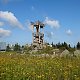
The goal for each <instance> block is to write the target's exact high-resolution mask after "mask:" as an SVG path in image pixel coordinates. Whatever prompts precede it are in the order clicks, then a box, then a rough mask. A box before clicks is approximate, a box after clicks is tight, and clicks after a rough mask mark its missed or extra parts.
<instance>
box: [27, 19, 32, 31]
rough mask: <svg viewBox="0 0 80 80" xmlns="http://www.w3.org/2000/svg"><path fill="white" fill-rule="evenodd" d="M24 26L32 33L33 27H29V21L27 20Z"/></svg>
mask: <svg viewBox="0 0 80 80" xmlns="http://www.w3.org/2000/svg"><path fill="white" fill-rule="evenodd" d="M26 26H27V27H28V29H29V30H30V31H33V26H32V25H31V22H30V20H27V21H26Z"/></svg>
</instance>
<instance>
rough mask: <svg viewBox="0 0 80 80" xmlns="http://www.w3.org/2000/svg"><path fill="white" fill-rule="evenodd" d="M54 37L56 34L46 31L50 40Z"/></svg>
mask: <svg viewBox="0 0 80 80" xmlns="http://www.w3.org/2000/svg"><path fill="white" fill-rule="evenodd" d="M53 35H54V33H53V32H47V31H46V36H47V37H48V38H50V39H51V38H52V37H53Z"/></svg>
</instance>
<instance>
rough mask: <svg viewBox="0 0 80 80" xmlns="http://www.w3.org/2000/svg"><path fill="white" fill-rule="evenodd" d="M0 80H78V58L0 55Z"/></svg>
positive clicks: (79, 66) (79, 70)
mask: <svg viewBox="0 0 80 80" xmlns="http://www.w3.org/2000/svg"><path fill="white" fill-rule="evenodd" d="M0 80H80V58H79V57H78V58H77V57H54V58H52V57H51V55H50V56H36V55H30V54H19V53H0Z"/></svg>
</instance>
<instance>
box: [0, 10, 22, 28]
mask: <svg viewBox="0 0 80 80" xmlns="http://www.w3.org/2000/svg"><path fill="white" fill-rule="evenodd" d="M0 18H1V19H3V20H5V21H7V22H8V23H9V24H10V25H11V26H15V27H19V28H21V29H23V26H22V24H21V23H20V22H19V21H18V19H17V18H16V17H15V16H14V14H13V13H11V12H8V11H5V12H3V11H0Z"/></svg>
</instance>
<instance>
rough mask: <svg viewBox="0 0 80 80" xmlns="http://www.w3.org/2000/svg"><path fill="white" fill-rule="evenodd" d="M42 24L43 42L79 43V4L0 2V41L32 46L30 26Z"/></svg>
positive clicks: (67, 0) (71, 0)
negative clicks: (34, 23)
mask: <svg viewBox="0 0 80 80" xmlns="http://www.w3.org/2000/svg"><path fill="white" fill-rule="evenodd" d="M37 20H40V21H42V22H45V24H46V25H45V28H44V33H45V36H44V41H47V42H49V43H51V42H52V41H53V43H58V42H64V41H65V42H67V43H70V44H71V45H74V44H76V43H77V42H78V41H80V36H79V32H80V0H0V41H4V42H7V43H12V44H13V43H17V42H18V43H20V44H25V43H31V42H32V32H31V30H30V29H29V27H30V26H29V23H30V22H31V21H33V22H35V21H37Z"/></svg>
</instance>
